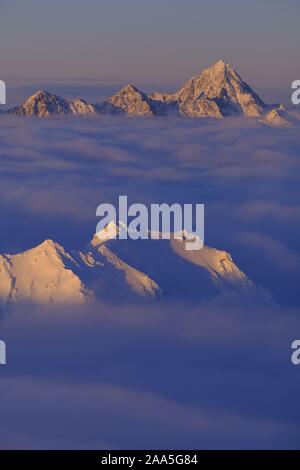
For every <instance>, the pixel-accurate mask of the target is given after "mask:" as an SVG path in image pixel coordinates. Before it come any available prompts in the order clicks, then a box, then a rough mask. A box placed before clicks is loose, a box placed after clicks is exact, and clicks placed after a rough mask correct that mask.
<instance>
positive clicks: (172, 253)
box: [0, 235, 269, 310]
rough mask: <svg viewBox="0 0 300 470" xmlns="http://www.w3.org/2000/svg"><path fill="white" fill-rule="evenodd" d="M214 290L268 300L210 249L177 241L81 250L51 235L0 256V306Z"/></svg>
mask: <svg viewBox="0 0 300 470" xmlns="http://www.w3.org/2000/svg"><path fill="white" fill-rule="evenodd" d="M219 295H222V296H223V297H224V298H225V299H226V298H227V299H229V300H230V301H232V300H233V301H237V300H243V301H244V302H245V301H247V300H249V301H250V300H251V301H253V300H254V301H258V302H260V303H268V302H269V297H268V294H267V293H265V292H264V291H263V290H262V289H260V288H259V287H258V286H256V285H255V284H254V283H253V282H252V281H250V280H249V279H248V278H247V276H246V275H245V274H244V273H243V272H242V271H241V270H240V269H239V268H238V267H237V266H236V265H235V264H234V262H233V261H232V258H231V256H230V255H229V254H228V253H226V252H224V251H220V250H216V249H214V248H209V247H206V246H205V247H204V248H203V249H202V250H198V251H187V250H185V242H184V240H175V239H174V238H172V239H171V240H137V241H133V240H115V239H113V240H112V239H109V238H108V239H106V240H105V241H103V240H100V239H99V238H98V236H97V235H96V236H95V237H94V238H93V240H92V241H91V243H90V244H89V245H88V246H87V247H86V248H85V249H83V250H82V251H74V250H70V251H67V250H65V249H64V248H63V247H62V246H60V245H59V244H57V243H54V242H53V241H51V240H46V241H45V242H43V243H42V244H41V245H39V246H37V247H35V248H33V249H30V250H28V251H25V252H23V253H19V254H16V255H7V254H4V255H1V256H0V304H1V305H2V309H4V310H5V308H6V307H7V306H9V304H12V303H15V302H20V301H25V302H28V301H29V302H31V301H32V302H37V303H41V304H46V305H47V304H83V303H87V302H90V301H93V300H96V299H102V300H104V299H106V300H107V299H108V300H115V301H122V300H125V299H127V300H133V299H139V298H140V299H156V298H164V297H165V298H173V299H184V298H189V300H190V301H192V302H193V301H203V300H209V299H213V298H215V297H217V296H219Z"/></svg>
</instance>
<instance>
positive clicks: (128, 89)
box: [119, 83, 142, 93]
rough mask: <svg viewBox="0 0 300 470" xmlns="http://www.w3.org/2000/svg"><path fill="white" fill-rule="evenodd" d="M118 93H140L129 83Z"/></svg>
mask: <svg viewBox="0 0 300 470" xmlns="http://www.w3.org/2000/svg"><path fill="white" fill-rule="evenodd" d="M119 93H142V92H141V91H140V90H139V89H138V88H137V87H136V86H134V85H132V84H131V83H129V84H128V85H125V86H124V87H123V88H121V90H120V91H119Z"/></svg>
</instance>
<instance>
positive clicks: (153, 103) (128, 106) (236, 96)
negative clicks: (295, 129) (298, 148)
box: [9, 60, 266, 118]
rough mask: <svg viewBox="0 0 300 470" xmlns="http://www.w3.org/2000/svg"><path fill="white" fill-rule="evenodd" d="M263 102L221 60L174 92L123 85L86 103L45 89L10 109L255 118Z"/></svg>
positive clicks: (40, 112) (42, 113)
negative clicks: (96, 101) (100, 100)
mask: <svg viewBox="0 0 300 470" xmlns="http://www.w3.org/2000/svg"><path fill="white" fill-rule="evenodd" d="M265 109H266V105H265V104H264V102H263V101H262V100H261V99H260V98H259V96H258V95H257V94H256V93H255V92H254V91H253V90H252V89H251V88H250V86H249V85H247V84H246V83H245V82H244V81H243V80H242V79H241V77H240V76H239V75H238V74H237V72H236V71H235V70H234V69H233V68H232V67H230V65H229V64H227V63H226V62H224V61H222V60H221V61H219V62H217V63H216V64H215V65H213V66H212V67H210V68H208V69H206V70H204V71H203V72H202V73H201V74H200V75H199V76H195V77H193V78H191V79H190V80H188V81H187V82H186V83H185V85H183V87H182V88H180V89H179V90H178V91H177V92H176V93H174V94H163V93H153V94H151V95H147V94H146V93H144V92H143V91H140V90H138V89H137V88H136V87H135V86H133V85H127V86H125V87H124V88H122V89H121V90H120V91H119V92H118V93H116V94H115V95H114V96H112V97H110V98H109V99H107V100H106V101H105V102H104V103H100V104H96V105H90V104H87V103H86V102H85V101H84V100H80V99H77V100H73V101H68V100H66V99H64V98H61V97H59V96H56V95H52V94H51V93H49V92H46V91H39V92H37V93H36V94H34V95H33V96H31V97H30V98H28V99H27V100H26V101H25V102H24V103H23V104H22V105H21V106H17V107H16V108H13V109H12V110H10V111H9V112H10V113H13V114H17V115H26V116H27V115H29V116H31V115H36V116H41V117H43V116H49V115H51V114H90V113H95V112H98V113H101V114H119V113H125V114H129V115H134V116H156V115H167V114H179V115H182V116H187V117H215V118H221V117H226V116H232V115H238V114H242V115H245V116H252V117H258V116H260V115H262V114H263V113H264V111H265Z"/></svg>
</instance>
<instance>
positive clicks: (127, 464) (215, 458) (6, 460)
mask: <svg viewBox="0 0 300 470" xmlns="http://www.w3.org/2000/svg"><path fill="white" fill-rule="evenodd" d="M299 462H300V455H299V452H298V451H279V450H278V451H255V450H254V451H234V450H230V451H205V450H201V451H197V450H176V451H172V450H157V451H156V450H150V451H146V450H136V451H135V450H132V451H128V450H124V451H122V450H116V451H115V450H111V451H103V450H99V451H97V450H93V451H76V450H75V451H55V450H54V451H50V450H48V451H47V450H45V451H40V450H39V451H23V450H19V451H18V450H14V451H12V450H8V451H5V450H3V451H0V467H1V468H4V467H3V466H1V465H3V464H17V465H18V464H19V465H22V468H27V467H26V465H27V464H33V465H34V464H37V465H39V466H40V465H43V464H45V465H48V466H49V465H50V466H51V465H58V464H68V465H69V464H71V463H74V465H77V466H79V467H80V466H82V467H83V468H84V469H85V468H88V469H93V468H99V467H102V468H106V467H108V465H121V466H123V467H124V468H133V469H135V468H140V467H142V466H143V467H144V466H145V464H146V465H148V466H149V467H150V466H152V465H157V464H159V465H160V466H161V467H165V466H168V467H170V466H171V467H172V466H174V465H181V466H188V467H189V468H191V469H193V468H197V467H199V466H202V467H203V466H204V468H210V467H211V468H212V467H213V466H216V465H217V466H218V468H221V467H225V466H226V465H230V466H231V468H239V469H241V467H240V465H241V464H247V465H251V464H252V465H253V464H259V465H262V464H264V465H270V464H271V465H272V467H273V468H277V467H278V468H285V467H286V466H287V464H288V463H299ZM41 468H42V467H41Z"/></svg>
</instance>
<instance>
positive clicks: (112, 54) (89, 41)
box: [0, 0, 300, 86]
mask: <svg viewBox="0 0 300 470" xmlns="http://www.w3.org/2000/svg"><path fill="white" fill-rule="evenodd" d="M0 5H1V18H0V22H1V24H0V41H1V78H2V79H9V78H15V79H23V78H34V79H37V78H60V79H61V78H64V79H81V78H94V79H102V80H120V81H131V82H134V83H137V84H139V83H145V84H146V83H157V84H158V83H161V84H162V85H163V84H172V83H174V84H175V83H176V84H177V83H181V82H183V81H184V80H186V79H187V78H189V77H190V76H191V75H193V74H195V73H198V72H199V71H200V70H201V69H202V68H203V67H206V66H209V65H211V64H212V63H214V62H216V61H217V60H218V59H220V58H224V59H225V60H227V61H228V62H230V63H231V64H232V65H233V66H234V67H235V68H236V69H237V70H238V71H239V72H240V74H241V75H242V76H243V77H245V79H246V80H247V81H248V82H250V83H252V84H253V85H264V86H265V85H272V86H290V83H291V81H292V80H295V79H297V78H299V75H300V65H299V46H300V36H299V14H300V2H299V0H285V1H284V2H283V1H281V0H263V1H261V0H252V1H251V2H250V1H241V0H227V1H224V0H209V1H206V0H203V1H201V0H185V1H182V0H172V1H170V0H151V1H148V0H147V1H146V0H126V1H124V0H109V1H104V0H85V1H84V2H83V1H79V0H52V1H51V2H50V1H46V0H40V1H36V0H26V1H21V0H15V1H14V0H9V1H6V0H0Z"/></svg>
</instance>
